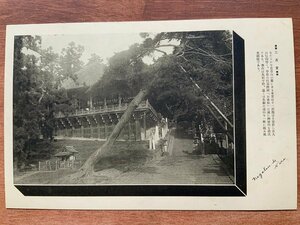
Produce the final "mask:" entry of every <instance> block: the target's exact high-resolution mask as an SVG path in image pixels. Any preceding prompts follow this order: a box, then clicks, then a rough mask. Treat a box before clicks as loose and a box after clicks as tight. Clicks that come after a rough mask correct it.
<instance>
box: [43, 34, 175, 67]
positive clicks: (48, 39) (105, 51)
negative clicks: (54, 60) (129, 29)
mask: <svg viewBox="0 0 300 225" xmlns="http://www.w3.org/2000/svg"><path fill="white" fill-rule="evenodd" d="M41 37H42V48H44V49H46V48H48V47H52V48H53V51H54V52H56V53H60V52H61V50H62V49H63V48H65V47H67V46H68V44H69V43H70V42H72V41H73V42H75V44H76V45H82V46H83V47H84V52H83V55H82V58H81V60H82V61H83V62H85V63H87V61H88V59H89V58H90V56H91V54H93V53H95V54H97V55H99V56H100V57H101V58H102V59H103V62H104V63H106V62H107V59H108V58H110V57H111V56H113V55H114V53H117V52H120V51H123V50H126V49H128V48H129V46H131V45H132V44H134V43H142V41H143V38H141V37H140V35H139V34H138V33H126V34H88V35H87V34H82V35H44V36H41ZM167 51H169V52H171V51H172V49H168V50H167ZM160 54H161V53H157V56H159V55H160ZM144 61H146V62H145V63H148V64H150V63H151V59H147V58H146V59H145V60H144Z"/></svg>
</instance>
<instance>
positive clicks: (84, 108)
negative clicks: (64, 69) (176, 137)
mask: <svg viewBox="0 0 300 225" xmlns="http://www.w3.org/2000/svg"><path fill="white" fill-rule="evenodd" d="M78 93H80V92H78V91H77V94H76V96H75V98H74V96H73V97H72V99H73V101H74V107H73V108H75V110H74V111H72V112H68V113H62V112H57V113H56V114H55V131H54V134H55V136H56V137H57V138H91V139H102V140H105V139H107V137H108V136H109V135H110V134H111V132H112V130H113V129H114V127H115V125H116V124H117V123H118V121H119V119H120V118H121V116H122V114H123V113H124V112H125V110H126V109H127V106H128V104H129V100H128V99H124V98H123V99H122V98H121V97H118V98H115V99H111V100H106V99H104V101H97V99H92V98H91V97H88V99H87V98H84V97H83V96H84V95H80V94H79V95H78ZM80 98H81V99H80ZM167 130H168V127H167V120H165V119H162V118H160V117H159V116H158V113H157V112H156V111H155V109H154V108H153V107H152V106H151V104H150V103H149V101H148V100H146V101H143V102H142V103H141V104H140V105H139V106H138V107H137V109H136V110H135V111H134V113H133V114H132V117H131V119H130V121H129V123H127V125H126V126H125V128H124V129H123V130H122V132H121V134H120V135H119V137H118V139H119V140H136V141H139V140H152V139H153V138H155V139H158V138H161V137H164V136H165V134H166V133H167ZM155 142H156V141H155Z"/></svg>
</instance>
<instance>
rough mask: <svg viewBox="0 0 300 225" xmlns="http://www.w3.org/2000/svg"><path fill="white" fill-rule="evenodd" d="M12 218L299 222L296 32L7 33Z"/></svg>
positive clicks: (278, 28) (159, 27)
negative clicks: (266, 217) (214, 217)
mask: <svg viewBox="0 0 300 225" xmlns="http://www.w3.org/2000/svg"><path fill="white" fill-rule="evenodd" d="M4 104H5V105H4V111H5V112H4V121H5V127H4V130H5V146H4V147H5V193H6V207H7V208H40V209H93V210H103V209H135V210H136V209H140V210H155V209H162V210H279V209H296V208H297V162H296V161H297V144H296V99H295V65H294V47H293V28H292V20H291V19H289V18H274V19H215V20H183V21H155V22H154V21H147V22H145V21H144V22H142V21H141V22H103V23H66V24H63V23H61V24H30V25H8V26H7V33H6V58H5V103H4Z"/></svg>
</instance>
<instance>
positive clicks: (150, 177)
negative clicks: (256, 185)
mask: <svg viewBox="0 0 300 225" xmlns="http://www.w3.org/2000/svg"><path fill="white" fill-rule="evenodd" d="M170 140H172V141H171V142H172V144H171V147H170V148H169V153H168V154H162V153H161V151H160V150H159V149H156V150H148V149H147V142H138V143H136V142H117V143H116V144H115V146H114V149H113V151H112V153H111V154H109V155H107V156H106V157H104V158H102V159H101V160H100V161H99V163H98V164H97V165H96V167H95V171H96V173H95V174H96V176H93V177H90V178H88V179H85V180H83V181H79V183H80V182H82V183H89V184H96V183H97V184H230V183H233V178H232V175H230V173H229V172H228V171H229V170H228V169H227V167H226V166H225V164H224V163H223V162H222V161H221V160H220V158H219V156H218V155H215V154H209V155H195V154H193V139H192V138H191V137H189V136H188V135H182V132H178V131H177V132H175V131H174V130H173V131H172V132H171V134H170ZM102 144H103V142H99V141H87V140H59V141H57V142H56V143H55V146H56V147H57V149H56V150H55V151H59V147H61V146H63V145H73V146H74V147H75V148H76V149H77V150H78V151H79V152H80V153H79V154H78V159H79V160H82V161H84V160H85V159H86V158H87V157H88V156H89V155H90V154H91V153H92V152H93V151H95V150H96V149H97V148H98V147H99V146H101V145H102ZM74 172H76V169H60V170H58V171H51V172H27V173H25V174H20V175H17V176H16V175H15V183H18V184H57V183H70V181H68V179H65V177H67V176H68V175H69V174H72V173H74Z"/></svg>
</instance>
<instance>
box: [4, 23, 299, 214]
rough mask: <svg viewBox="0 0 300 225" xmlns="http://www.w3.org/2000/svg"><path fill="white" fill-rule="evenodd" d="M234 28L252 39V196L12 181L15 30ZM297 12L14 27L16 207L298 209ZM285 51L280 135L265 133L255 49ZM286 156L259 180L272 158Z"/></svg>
mask: <svg viewBox="0 0 300 225" xmlns="http://www.w3.org/2000/svg"><path fill="white" fill-rule="evenodd" d="M200 30H201V31H202V30H233V31H235V32H236V33H237V34H238V35H239V36H241V37H242V38H243V39H244V40H245V61H246V68H245V69H246V70H245V72H246V110H247V112H246V127H247V137H246V139H247V150H246V152H247V196H246V197H24V196H23V195H22V194H21V193H20V192H19V191H18V190H17V189H16V188H15V187H14V186H13V156H12V153H13V150H12V146H13V145H12V141H13V140H12V74H13V73H12V71H13V41H14V35H25V34H31V35H43V34H95V33H139V32H162V31H200ZM292 31H293V30H292V20H291V19H226V20H189V21H156V22H118V23H81V24H80V23H74V24H43V25H12V26H7V37H6V65H5V107H4V111H5V114H4V121H5V143H4V144H5V189H6V190H5V191H6V207H9V208H47V209H52V208H67V209H182V210H185V209H192V210H194V209H203V210H209V209H221V210H231V209H236V210H243V209H250V210H255V209H261V210H266V209H273V210H275V209H295V208H296V207H297V174H296V173H297V165H296V160H297V151H296V106H295V104H296V100H295V70H294V49H293V32H292ZM275 44H277V45H278V46H279V51H280V61H279V67H280V75H279V76H278V77H276V80H275V91H276V96H275V110H276V123H277V124H276V131H277V133H276V136H275V137H263V136H262V132H261V131H262V116H261V111H262V109H261V86H260V85H261V75H260V74H259V72H258V70H257V67H256V51H267V50H272V49H273V48H274V45H275ZM282 158H286V161H285V162H284V163H283V164H282V165H280V166H279V167H278V168H277V169H272V170H270V171H268V173H266V175H265V176H264V178H263V179H258V180H256V181H253V180H252V177H253V176H257V175H258V174H259V173H260V172H261V171H262V170H263V167H265V166H268V164H270V163H271V162H272V160H273V159H276V160H280V159H282Z"/></svg>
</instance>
